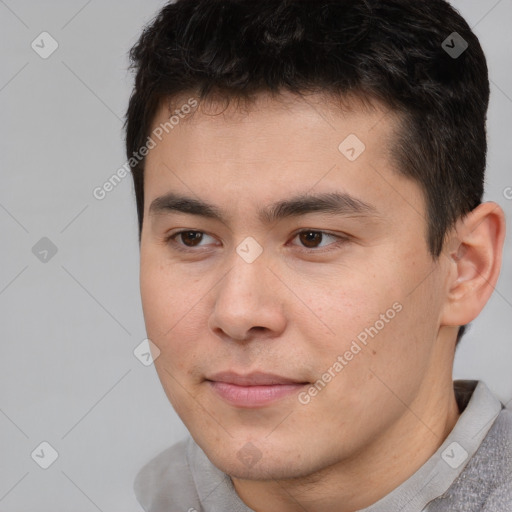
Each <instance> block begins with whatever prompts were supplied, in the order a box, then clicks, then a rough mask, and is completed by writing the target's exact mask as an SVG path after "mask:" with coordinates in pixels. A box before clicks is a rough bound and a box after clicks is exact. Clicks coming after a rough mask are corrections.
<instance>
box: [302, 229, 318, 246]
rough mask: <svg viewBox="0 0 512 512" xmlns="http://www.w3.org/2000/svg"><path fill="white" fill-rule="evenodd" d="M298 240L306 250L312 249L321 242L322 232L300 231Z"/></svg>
mask: <svg viewBox="0 0 512 512" xmlns="http://www.w3.org/2000/svg"><path fill="white" fill-rule="evenodd" d="M299 238H300V241H301V243H302V244H304V246H305V247H307V248H308V249H311V248H313V247H317V245H316V244H319V243H321V242H322V232H321V231H302V232H301V233H299Z"/></svg>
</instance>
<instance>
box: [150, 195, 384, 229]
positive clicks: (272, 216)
mask: <svg viewBox="0 0 512 512" xmlns="http://www.w3.org/2000/svg"><path fill="white" fill-rule="evenodd" d="M173 211H175V212H181V213H187V214H190V215H198V216H201V217H206V218H209V219H214V220H218V221H221V222H223V223H226V222H227V221H228V216H227V215H226V214H225V213H224V212H223V211H222V209H220V208H219V207H217V206H215V205H213V204H211V203H208V202H206V201H202V200H199V199H195V198H193V197H187V196H184V195H180V194H175V193H172V192H171V193H168V194H165V195H163V196H160V197H157V198H156V199H154V200H153V201H152V203H151V205H150V207H149V214H150V215H163V214H167V213H170V212H173ZM315 212H317V213H330V214H334V215H344V216H348V215H358V216H371V215H376V214H377V209H376V208H375V207H374V206H373V205H371V204H369V203H365V202H364V201H362V200H360V199H357V198H355V197H353V196H351V195H350V194H347V193H345V192H343V193H342V192H327V193H320V194H308V193H306V194H300V195H297V196H294V197H291V198H289V199H286V200H281V201H277V202H275V203H273V204H271V205H269V206H266V207H265V208H263V209H260V210H259V211H258V218H259V220H260V221H261V222H262V223H264V224H272V223H274V222H276V221H278V220H281V219H285V218H289V217H299V216H301V215H306V214H308V213H315Z"/></svg>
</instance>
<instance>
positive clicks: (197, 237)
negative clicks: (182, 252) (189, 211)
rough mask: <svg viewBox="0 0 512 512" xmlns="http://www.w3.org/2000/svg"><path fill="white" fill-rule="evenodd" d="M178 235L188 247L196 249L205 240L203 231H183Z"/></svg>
mask: <svg viewBox="0 0 512 512" xmlns="http://www.w3.org/2000/svg"><path fill="white" fill-rule="evenodd" d="M178 235H179V236H180V238H181V241H182V242H183V243H184V245H186V246H187V247H195V246H196V245H197V244H198V243H199V242H201V240H202V239H203V233H201V231H182V232H181V233H178Z"/></svg>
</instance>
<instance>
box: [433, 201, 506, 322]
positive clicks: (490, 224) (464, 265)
mask: <svg viewBox="0 0 512 512" xmlns="http://www.w3.org/2000/svg"><path fill="white" fill-rule="evenodd" d="M504 238H505V215H504V213H503V210H502V209H501V207H500V206H499V205H498V204H496V203H493V202H487V203H482V204H480V205H479V206H477V207H476V208H475V209H474V210H472V211H471V212H470V213H469V214H468V215H467V216H465V217H464V218H461V219H459V221H458V222H457V224H456V226H455V228H454V229H453V232H452V234H451V235H450V237H449V240H447V247H448V248H449V249H448V251H447V252H445V253H444V254H445V255H446V256H447V257H448V258H449V260H450V262H449V265H450V272H449V277H448V282H447V297H446V302H445V307H444V309H443V315H442V319H441V323H442V325H450V326H456V325H465V324H467V323H469V322H471V321H472V320H474V319H475V318H476V317H477V316H478V314H479V313H480V311H481V310H482V309H483V307H484V306H485V304H486V302H487V301H488V300H489V297H490V296H491V294H492V292H493V290H494V287H495V286H496V282H497V281H498V276H499V273H500V268H501V259H502V251H503V242H504Z"/></svg>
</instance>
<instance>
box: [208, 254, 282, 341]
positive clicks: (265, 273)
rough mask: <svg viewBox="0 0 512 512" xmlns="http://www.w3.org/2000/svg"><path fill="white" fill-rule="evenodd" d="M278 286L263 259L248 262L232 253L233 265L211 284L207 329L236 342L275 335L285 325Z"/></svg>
mask: <svg viewBox="0 0 512 512" xmlns="http://www.w3.org/2000/svg"><path fill="white" fill-rule="evenodd" d="M280 289H281V287H280V286H279V280H278V279H277V278H276V277H275V275H274V273H273V272H272V271H271V270H270V269H269V268H268V266H267V261H266V258H264V257H263V256H260V257H259V258H258V259H256V260H255V261H253V262H252V263H248V262H246V261H244V260H243V259H242V258H240V257H239V256H238V255H235V257H234V258H233V266H232V267H231V269H230V270H229V272H228V273H227V274H226V275H225V277H224V278H223V279H222V280H221V281H220V283H219V285H218V286H217V287H215V290H216V296H215V303H214V308H213V311H212V314H211V316H210V318H209V322H208V324H209V328H210V329H211V330H212V332H214V333H215V334H216V335H217V336H219V337H221V338H223V339H230V340H235V341H240V342H246V341H249V340H251V339H253V338H256V337H257V338H259V339H261V338H264V337H267V338H273V337H277V336H279V335H280V334H281V333H282V332H283V331H284V329H285V326H286V316H285V312H284V306H285V303H284V300H283V299H284V298H283V297H280V293H281V292H280ZM281 291H282V290H281Z"/></svg>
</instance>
